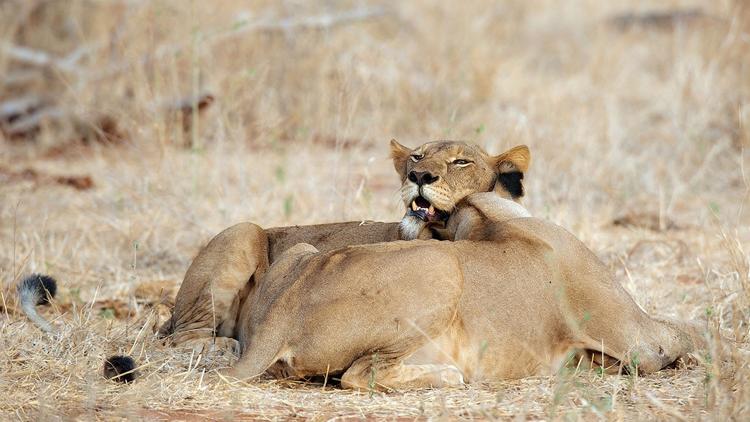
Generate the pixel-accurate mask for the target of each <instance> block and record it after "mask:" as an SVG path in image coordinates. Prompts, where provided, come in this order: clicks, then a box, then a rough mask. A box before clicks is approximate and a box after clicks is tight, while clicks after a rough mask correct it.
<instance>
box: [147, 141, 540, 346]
mask: <svg viewBox="0 0 750 422" xmlns="http://www.w3.org/2000/svg"><path fill="white" fill-rule="evenodd" d="M391 153H392V155H393V157H394V165H395V166H396V170H397V171H398V172H399V174H400V175H401V179H402V180H404V181H405V182H404V184H403V187H402V190H401V193H402V195H406V196H409V197H411V199H410V200H409V201H408V203H407V204H406V205H407V209H408V213H407V216H405V217H404V219H403V220H402V221H401V223H375V222H347V223H334V224H320V225H313V226H293V227H280V228H272V229H268V230H263V229H262V228H260V227H259V226H257V225H255V224H252V223H243V224H238V225H235V226H232V227H230V228H228V229H227V230H225V231H223V232H221V233H219V234H218V235H217V236H216V237H214V238H213V239H212V240H211V241H210V242H209V243H208V245H207V246H206V247H205V248H203V250H201V252H200V253H199V254H198V256H197V257H196V258H195V259H194V260H193V263H192V264H191V265H190V268H188V271H187V273H186V274H185V278H184V280H183V282H182V285H181V286H180V290H179V292H178V293H177V297H176V300H175V306H174V309H173V312H172V317H171V318H170V319H169V320H168V321H167V322H166V323H165V324H164V325H163V326H162V327H161V329H160V330H159V331H160V335H161V336H162V337H166V336H169V337H170V338H171V340H172V342H173V343H174V344H184V345H187V344H191V343H198V344H201V342H204V341H205V340H206V339H211V338H212V337H213V336H219V337H222V338H237V337H238V333H237V329H236V327H237V320H238V316H239V312H238V311H239V309H240V308H241V306H242V303H243V302H244V301H245V298H246V297H247V294H248V292H249V291H250V290H251V289H253V288H254V286H255V284H256V283H257V282H258V280H260V279H261V278H262V275H263V273H264V272H265V271H266V269H267V268H268V265H269V262H274V261H276V259H277V257H279V256H280V255H281V253H282V252H284V251H286V250H287V249H289V248H290V247H292V246H294V245H296V244H298V243H307V244H310V245H313V246H314V247H315V248H316V249H317V250H319V251H321V252H325V251H330V250H334V249H338V248H341V247H344V246H350V245H362V244H372V243H378V242H389V241H394V240H399V239H406V240H409V239H415V238H417V237H420V236H421V237H424V238H430V237H439V234H438V233H433V232H432V228H431V227H430V223H436V222H437V223H440V222H443V221H445V220H446V219H447V218H448V216H449V215H450V212H451V211H452V209H453V205H454V204H455V198H460V197H464V196H466V195H468V194H471V193H476V192H487V191H493V190H494V192H497V193H498V195H500V196H501V197H503V198H507V199H512V200H515V201H520V199H521V198H522V197H523V194H524V192H523V185H522V183H521V181H522V179H523V173H524V172H525V171H526V170H527V168H528V165H529V161H530V155H529V150H528V148H526V147H525V146H518V147H515V148H513V149H511V150H509V151H506V152H505V153H503V154H500V155H498V156H491V155H489V154H487V153H486V152H484V151H483V150H482V149H481V148H479V147H477V146H475V145H471V144H467V143H464V142H450V141H441V142H430V143H426V144H424V145H422V146H420V147H418V148H416V149H414V150H411V149H409V148H407V147H404V146H403V145H401V144H399V143H398V142H396V141H395V140H393V141H391ZM407 165H408V167H409V170H408V173H407Z"/></svg>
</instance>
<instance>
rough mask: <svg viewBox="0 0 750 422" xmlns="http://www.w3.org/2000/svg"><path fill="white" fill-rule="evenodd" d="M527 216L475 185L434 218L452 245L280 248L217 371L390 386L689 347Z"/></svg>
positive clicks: (501, 375)
mask: <svg viewBox="0 0 750 422" xmlns="http://www.w3.org/2000/svg"><path fill="white" fill-rule="evenodd" d="M527 215H528V214H527V213H526V212H525V211H524V210H523V209H522V208H517V207H516V204H515V203H513V202H510V201H504V200H502V199H501V200H498V198H497V194H495V193H484V194H475V195H472V196H469V197H468V198H465V199H464V200H463V201H461V202H459V203H458V205H457V210H456V211H455V212H454V213H453V215H452V216H451V219H450V221H449V222H448V224H447V226H446V229H445V230H446V231H447V232H449V233H450V234H451V235H452V236H453V237H454V239H455V241H454V242H445V241H435V240H425V241H423V240H415V241H410V242H404V241H398V242H391V243H381V244H374V245H360V246H349V247H345V248H341V249H336V250H332V251H328V252H319V251H317V250H316V248H314V247H313V246H311V245H308V244H299V245H296V246H294V247H292V248H291V249H289V250H288V251H286V252H285V253H284V254H282V256H281V257H280V258H279V259H278V260H277V262H275V263H274V264H273V265H272V266H271V268H270V269H269V271H268V273H267V274H266V276H265V277H264V278H263V280H262V281H261V282H260V283H259V284H258V285H256V286H255V287H253V288H252V289H251V291H250V293H249V295H248V300H247V302H246V303H245V305H244V306H243V310H242V315H241V322H240V324H241V325H240V328H239V331H240V336H239V341H240V344H241V346H242V350H243V354H242V357H241V359H240V361H239V362H238V363H237V364H236V365H235V366H234V367H233V368H231V369H230V370H228V371H227V374H228V375H231V376H234V377H238V378H248V377H253V376H257V375H260V374H262V373H263V372H265V371H268V372H270V373H271V374H273V375H275V376H279V377H293V378H304V377H308V376H313V375H323V374H326V373H327V374H329V375H331V374H341V381H342V385H343V386H344V387H347V388H356V389H368V388H383V389H391V388H396V389H398V388H411V387H429V386H434V387H436V386H442V385H455V384H460V383H462V382H464V381H477V380H498V379H505V378H518V377H524V376H528V375H535V374H546V373H550V372H552V371H554V370H556V369H557V368H558V367H559V366H560V364H561V363H563V362H564V360H565V358H566V357H567V356H569V353H570V352H571V351H572V350H575V349H583V350H587V351H589V352H590V353H594V354H596V355H597V356H601V357H602V358H603V359H602V360H604V361H605V362H611V361H612V360H613V359H614V360H617V361H620V362H623V363H624V364H626V365H631V366H632V367H636V366H637V367H638V370H639V371H640V372H652V371H656V370H659V369H661V368H664V367H665V366H667V365H669V364H671V363H673V362H675V360H676V359H678V358H680V357H683V356H685V355H686V354H687V353H688V352H690V351H692V350H693V348H694V346H695V344H694V343H695V342H696V340H697V336H693V335H691V334H690V333H689V330H688V329H685V328H683V326H682V324H678V323H674V322H666V321H659V320H656V319H653V318H651V317H650V316H648V315H647V314H646V313H644V312H643V310H642V309H641V308H640V307H639V306H638V305H637V304H636V303H635V302H634V301H633V299H632V298H631V297H630V296H629V295H628V293H627V292H626V291H625V290H624V289H623V288H622V286H621V285H620V284H619V283H618V282H617V281H615V280H614V279H613V278H612V277H611V276H610V274H609V272H608V271H607V269H606V268H605V266H604V265H603V264H602V263H601V262H600V261H599V260H598V259H597V257H596V256H595V255H594V254H593V253H592V252H591V251H590V250H588V249H587V248H586V247H585V245H583V244H582V243H581V242H580V241H578V240H577V239H576V238H575V237H574V236H572V235H571V234H570V233H568V232H567V231H565V230H564V229H562V228H560V227H559V226H556V225H554V224H551V223H549V222H546V221H543V220H540V219H536V218H531V217H528V216H527ZM605 357H606V358H605Z"/></svg>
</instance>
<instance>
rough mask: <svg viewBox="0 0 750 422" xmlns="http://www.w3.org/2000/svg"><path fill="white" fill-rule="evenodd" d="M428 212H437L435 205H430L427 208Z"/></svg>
mask: <svg viewBox="0 0 750 422" xmlns="http://www.w3.org/2000/svg"><path fill="white" fill-rule="evenodd" d="M427 212H429V213H430V214H435V207H433V206H432V205H430V208H429V209H428V210H427Z"/></svg>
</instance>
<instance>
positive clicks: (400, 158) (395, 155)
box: [391, 139, 411, 181]
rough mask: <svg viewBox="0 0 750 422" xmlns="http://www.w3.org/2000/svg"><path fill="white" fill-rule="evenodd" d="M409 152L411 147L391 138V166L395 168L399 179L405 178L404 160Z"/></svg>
mask: <svg viewBox="0 0 750 422" xmlns="http://www.w3.org/2000/svg"><path fill="white" fill-rule="evenodd" d="M410 154H411V149H410V148H407V147H405V146H403V145H401V144H399V143H398V142H397V141H396V140H395V139H391V159H393V168H395V169H396V173H398V175H399V177H401V181H404V180H406V162H407V160H408V159H409V155H410Z"/></svg>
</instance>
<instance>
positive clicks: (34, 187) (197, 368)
mask: <svg viewBox="0 0 750 422" xmlns="http://www.w3.org/2000/svg"><path fill="white" fill-rule="evenodd" d="M749 7H750V4H749V3H747V2H746V1H730V0H722V1H712V2H709V1H705V2H698V1H655V0H654V1H648V0H638V1H636V0H628V1H620V2H602V1H595V0H590V1H585V0H580V1H569V2H557V1H551V0H548V1H544V0H534V1H522V0H517V1H502V2H443V3H437V2H429V1H414V2H368V3H363V2H359V1H351V2H348V1H316V2H302V1H282V2H272V1H254V2H250V3H245V2H241V1H229V0H227V1H216V2H201V1H180V0H173V1H167V0H159V1H151V2H147V1H140V0H131V1H125V0H112V1H94V0H71V1H44V0H15V1H14V0H10V1H5V2H2V3H0V280H2V292H3V295H2V310H1V311H2V312H0V314H1V315H0V356H1V357H0V392H2V393H1V394H0V418H2V419H16V418H18V419H34V420H38V419H52V418H56V417H62V418H65V419H68V418H81V419H110V418H178V419H179V418H181V419H200V418H203V417H210V418H216V419H221V418H229V419H242V418H261V419H266V418H267V419H287V418H308V417H311V418H317V419H329V418H335V417H341V416H347V417H354V418H375V417H377V418H380V417H384V418H404V419H412V418H419V417H438V416H443V417H470V418H487V419H494V418H508V417H518V418H521V419H561V418H562V419H569V418H572V419H576V418H583V419H596V418H600V417H601V418H607V419H639V420H641V419H663V418H675V419H720V420H725V419H727V418H734V419H736V420H743V419H744V420H747V419H748V418H750V368H749V367H748V363H749V362H748V359H747V357H743V355H742V354H741V351H742V350H745V351H747V350H748V349H750V342H749V339H748V322H750V281H749V277H750V275H749V274H748V269H749V268H748V256H747V253H746V250H747V248H748V242H750V229H748V223H749V222H750V216H749V215H748V211H747V210H745V205H746V203H747V199H748V192H749V191H750V185H748V175H747V173H746V168H745V166H746V164H747V163H748V162H749V161H748V154H747V153H746V152H745V148H747V147H748V146H749V145H750V126H748V122H750V14H749V13H750V9H749ZM392 137H395V138H397V139H399V140H400V141H401V142H402V143H404V144H407V145H412V146H414V145H417V144H420V143H422V142H424V141H427V140H434V139H446V138H448V139H462V140H469V141H473V142H476V143H478V144H480V145H482V146H484V147H485V148H486V149H487V150H489V151H490V152H493V153H499V152H501V151H503V150H505V149H506V148H508V147H511V146H513V145H516V144H520V143H525V144H528V145H529V146H530V148H531V151H532V156H533V161H532V165H531V170H530V172H529V173H528V174H527V176H526V179H525V180H526V186H527V192H528V196H527V201H526V205H527V206H528V208H529V209H530V210H531V212H532V213H533V214H535V215H537V216H539V217H543V218H547V219H550V220H552V221H554V222H557V223H559V224H561V225H563V226H564V227H566V228H568V229H569V230H571V231H572V232H573V233H574V234H576V235H577V236H579V237H580V238H581V239H582V240H584V241H585V242H586V243H587V244H588V245H589V246H590V247H591V248H592V249H593V250H594V251H595V252H596V253H597V254H598V255H599V256H600V257H601V258H602V259H603V260H604V261H605V262H606V263H608V264H609V265H610V267H611V268H612V270H613V271H614V273H615V274H616V276H617V278H618V279H619V280H620V281H621V282H622V283H623V284H624V285H625V286H626V288H627V289H628V290H629V291H630V292H631V293H632V294H633V296H634V297H635V298H636V300H637V301H638V303H640V304H641V305H642V306H643V307H644V308H645V309H646V310H647V311H648V312H650V313H652V314H658V315H664V316H674V317H679V318H684V319H688V320H695V321H701V323H702V324H705V326H706V331H707V336H708V337H709V338H710V339H711V340H710V343H711V351H710V353H709V354H708V355H706V356H701V357H700V361H701V362H700V363H699V364H697V365H695V366H693V367H690V368H678V369H669V370H665V371H662V372H660V373H658V374H654V375H649V376H644V377H638V376H601V375H599V374H598V373H597V372H596V371H591V372H589V371H576V370H575V369H574V368H573V369H566V370H561V371H560V372H559V374H558V375H556V376H551V377H535V378H528V379H523V380H517V381H508V382H502V383H497V384H478V385H471V386H467V387H465V388H460V389H444V390H423V391H410V392H399V393H390V394H383V393H375V392H374V393H354V392H349V391H342V390H340V389H338V388H337V387H336V386H335V385H334V386H332V385H325V386H324V385H322V384H301V383H291V382H284V381H273V380H260V381H257V382H252V383H249V384H242V385H240V384H229V383H227V382H225V381H224V380H222V379H220V378H219V377H218V376H217V375H216V374H215V372H214V371H213V370H214V369H216V368H219V367H223V366H226V365H228V364H229V363H231V361H232V360H233V359H234V358H233V357H232V356H226V355H222V354H219V353H213V352H210V353H204V354H198V353H195V352H192V351H190V350H175V349H168V348H164V347H162V346H161V345H160V344H159V343H158V342H157V341H156V340H155V338H154V334H153V330H154V327H155V326H156V324H157V320H158V319H160V318H161V319H163V318H164V317H165V315H166V314H167V309H168V303H169V301H170V299H171V297H172V296H173V295H174V293H175V288H176V286H177V285H178V284H179V282H180V281H181V277H182V275H183V274H184V272H185V270H186V269H187V266H188V265H189V263H190V261H191V258H192V257H193V256H194V255H195V254H196V252H197V251H198V250H199V248H200V247H201V245H202V244H204V243H205V242H206V241H207V240H208V239H210V238H211V236H212V235H214V234H216V233H217V232H219V231H220V230H222V229H223V228H225V227H227V226H229V225H231V224H234V223H237V222H241V221H248V220H249V221H253V222H256V223H258V224H260V225H263V226H266V227H270V226H276V225H287V224H308V223H318V222H333V221H341V220H363V219H373V220H388V221H395V220H397V219H399V218H400V216H401V215H402V212H403V208H402V207H403V206H402V205H401V204H400V203H399V200H398V195H397V189H398V186H399V182H398V180H397V177H396V175H395V174H394V172H393V170H392V167H391V164H390V162H389V161H388V159H387V141H388V140H389V139H390V138H392ZM31 272H43V273H49V274H51V275H53V276H55V277H56V278H57V279H58V280H59V282H60V291H59V294H58V298H57V300H56V301H54V303H53V305H52V306H51V307H48V308H46V309H43V314H44V315H45V316H46V317H47V318H49V319H52V320H53V321H54V325H55V326H56V327H57V328H58V329H59V333H58V334H56V335H52V336H46V335H44V334H42V333H41V332H40V331H39V330H38V329H36V328H35V327H34V326H33V325H31V324H30V323H29V322H27V321H26V319H25V318H24V317H22V316H21V315H20V313H19V312H18V310H17V307H16V306H15V305H14V296H15V284H16V283H17V281H18V280H19V279H20V278H21V277H23V276H24V275H26V274H29V273H31ZM160 303H165V304H160ZM719 327H721V329H722V330H723V334H724V339H720V338H719V337H718V336H717V330H718V328H719ZM114 353H128V354H131V355H132V356H133V357H134V358H135V359H136V361H137V363H138V365H139V373H140V377H139V378H138V379H137V380H136V382H134V383H132V384H129V385H123V384H119V383H115V382H112V381H108V380H106V379H104V377H103V376H102V374H101V368H102V363H103V359H104V358H105V357H106V356H109V355H111V354H114ZM331 381H332V382H333V384H335V380H331Z"/></svg>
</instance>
